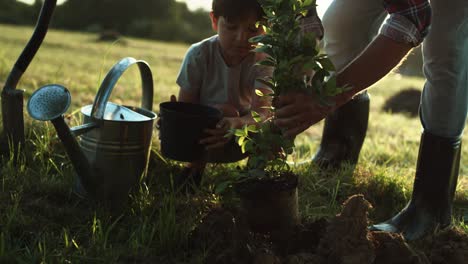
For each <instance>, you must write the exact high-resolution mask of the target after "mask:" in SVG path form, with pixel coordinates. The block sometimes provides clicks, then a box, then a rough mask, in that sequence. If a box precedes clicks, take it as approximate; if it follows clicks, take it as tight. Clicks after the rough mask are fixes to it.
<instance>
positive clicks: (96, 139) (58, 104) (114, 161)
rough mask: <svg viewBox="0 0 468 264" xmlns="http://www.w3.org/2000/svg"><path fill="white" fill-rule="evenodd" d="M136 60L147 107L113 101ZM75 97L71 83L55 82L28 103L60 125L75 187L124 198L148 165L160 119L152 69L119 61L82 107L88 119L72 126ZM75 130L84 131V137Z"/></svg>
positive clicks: (113, 198)
mask: <svg viewBox="0 0 468 264" xmlns="http://www.w3.org/2000/svg"><path fill="white" fill-rule="evenodd" d="M133 64H136V65H138V67H139V70H140V75H141V78H142V88H143V96H142V105H141V107H132V106H122V105H117V104H114V103H111V102H108V100H109V97H110V95H111V92H112V89H113V87H114V86H115V84H116V83H117V81H118V79H119V78H120V76H121V75H122V74H123V73H124V71H125V70H126V69H127V68H129V67H130V66H131V65H133ZM70 101H71V97H70V93H69V91H68V90H67V89H66V88H65V87H63V86H61V85H57V84H51V85H46V86H43V87H41V88H39V89H38V90H37V91H35V92H34V93H33V94H32V95H31V98H30V99H29V101H28V106H27V109H28V112H29V114H30V115H31V117H33V118H34V119H36V120H41V121H51V122H52V124H53V125H54V127H55V129H56V131H57V135H58V137H59V138H60V140H61V141H62V143H63V144H64V146H65V150H66V152H67V154H68V156H69V158H70V160H71V162H72V164H73V167H74V169H75V171H76V173H77V175H78V178H77V182H76V186H79V187H78V188H75V190H74V191H75V193H77V194H78V195H86V196H89V197H90V198H93V199H95V200H104V201H110V202H111V203H117V204H118V203H120V202H122V201H123V200H125V198H126V197H127V195H128V192H129V191H130V190H131V188H132V187H133V186H135V185H136V184H137V183H138V182H139V180H140V177H142V175H143V176H144V175H145V174H146V171H147V164H148V158H149V152H150V147H151V139H152V131H153V123H154V120H155V119H156V114H155V113H154V112H152V106H153V77H152V73H151V69H150V67H149V65H148V64H147V63H146V62H144V61H141V60H135V59H134V58H124V59H122V60H121V61H119V62H118V63H117V64H115V65H114V66H113V67H112V69H111V70H110V71H109V73H108V74H107V75H106V77H105V78H104V81H103V82H102V84H101V86H100V88H99V91H98V93H97V94H96V97H95V99H94V102H93V104H92V105H87V106H83V107H82V108H81V114H82V115H83V117H84V120H83V122H84V124H83V125H80V126H77V127H73V128H71V129H70V128H69V127H68V126H67V124H66V123H65V120H64V117H63V114H64V113H65V112H66V111H67V109H68V107H69V106H70ZM75 136H80V141H79V142H78V141H77V140H76V139H75ZM81 186H82V187H81ZM83 189H84V190H83Z"/></svg>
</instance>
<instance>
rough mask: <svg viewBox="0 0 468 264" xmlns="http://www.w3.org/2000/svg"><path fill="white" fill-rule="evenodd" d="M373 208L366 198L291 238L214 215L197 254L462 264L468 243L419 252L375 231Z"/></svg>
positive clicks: (200, 230)
mask: <svg viewBox="0 0 468 264" xmlns="http://www.w3.org/2000/svg"><path fill="white" fill-rule="evenodd" d="M371 208H372V205H371V204H370V203H369V202H368V201H367V200H365V199H364V196H363V195H354V196H351V197H349V198H348V200H346V201H345V202H344V203H343V209H342V212H341V213H340V214H338V215H336V216H335V217H334V218H332V219H331V220H329V221H327V220H325V219H319V220H317V221H313V222H307V221H304V222H303V223H302V224H301V225H298V226H297V227H296V228H295V229H294V230H291V231H290V232H288V233H285V232H281V233H280V232H272V233H269V234H258V233H252V232H250V231H249V228H248V226H247V224H246V221H245V218H244V217H243V216H242V215H240V214H239V211H237V210H236V209H226V208H215V209H212V210H211V211H210V212H209V213H208V214H207V215H206V216H205V217H204V218H203V219H202V221H201V222H200V225H199V226H198V227H197V228H196V229H195V230H194V231H193V233H192V234H191V245H192V249H193V250H202V251H203V252H206V254H207V259H206V263H226V264H228V263H229V264H230V263H253V264H331V263H333V264H387V263H388V264H390V263H392V264H399V263H401V264H419V263H421V264H426V263H437V264H439V263H440V264H445V263H451V264H462V263H466V262H465V261H464V260H465V259H468V237H467V236H466V234H464V233H463V232H459V231H457V230H446V231H444V232H440V233H438V234H437V235H434V236H433V237H430V238H426V239H425V240H422V241H419V242H418V245H417V249H416V247H415V246H412V245H409V244H408V243H406V242H405V240H404V239H403V237H402V236H401V235H400V234H392V233H385V232H375V231H369V230H368V229H367V227H368V226H369V220H368V217H367V215H368V211H369V210H370V209H371Z"/></svg>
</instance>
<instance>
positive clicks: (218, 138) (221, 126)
mask: <svg viewBox="0 0 468 264" xmlns="http://www.w3.org/2000/svg"><path fill="white" fill-rule="evenodd" d="M236 119H238V118H229V117H225V118H223V119H221V121H219V122H218V124H216V128H214V129H205V132H206V133H207V134H208V136H207V137H205V138H203V139H202V140H200V144H204V145H206V149H214V148H219V147H222V146H224V145H225V144H226V143H227V142H229V140H231V137H232V136H230V137H226V136H225V135H227V134H228V132H229V129H231V128H234V127H235V126H236V125H235V124H236V123H237V122H236Z"/></svg>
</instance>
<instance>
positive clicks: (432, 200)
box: [370, 132, 461, 240]
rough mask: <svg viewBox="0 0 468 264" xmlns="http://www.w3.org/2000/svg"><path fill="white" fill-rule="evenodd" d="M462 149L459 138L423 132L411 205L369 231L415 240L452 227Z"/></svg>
mask: <svg viewBox="0 0 468 264" xmlns="http://www.w3.org/2000/svg"><path fill="white" fill-rule="evenodd" d="M460 149H461V141H460V139H451V138H443V137H439V136H436V135H432V134H430V133H429V132H423V134H422V136H421V143H420V147H419V157H418V163H417V166H416V176H415V179H414V185H413V194H412V197H411V200H410V202H409V203H408V204H407V205H406V207H405V208H404V209H403V210H402V211H401V212H399V213H398V214H397V215H396V216H394V217H393V218H391V219H390V220H388V221H386V222H383V223H380V224H377V225H373V226H371V227H370V230H380V231H387V232H393V233H402V234H403V236H404V237H405V239H407V240H415V239H419V238H422V237H424V236H426V235H428V234H432V233H433V232H434V231H435V230H437V229H438V228H444V227H447V226H449V225H450V224H451V217H452V202H453V197H454V195H455V188H456V186H457V179H458V170H459V165H460Z"/></svg>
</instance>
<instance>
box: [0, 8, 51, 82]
mask: <svg viewBox="0 0 468 264" xmlns="http://www.w3.org/2000/svg"><path fill="white" fill-rule="evenodd" d="M56 5H57V0H45V1H44V4H43V5H42V8H41V12H40V14H39V18H38V20H37V23H36V28H35V29H34V33H33V35H32V36H31V38H30V39H29V42H28V44H27V45H26V47H25V48H24V50H23V52H21V55H20V56H19V58H18V59H17V60H16V63H15V65H14V66H13V69H12V71H11V73H10V75H9V76H8V79H7V81H6V83H5V88H4V89H7V90H14V89H16V85H17V84H18V82H19V79H20V78H21V76H22V75H23V73H24V72H25V71H26V69H27V68H28V66H29V63H30V62H31V61H32V59H33V58H34V56H35V55H36V53H37V51H38V50H39V47H40V46H41V44H42V41H43V40H44V38H45V35H46V34H47V30H48V28H49V23H50V19H51V17H52V14H53V13H54V9H55V6H56Z"/></svg>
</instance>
